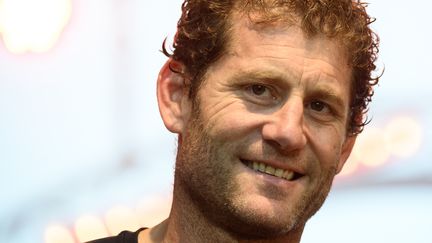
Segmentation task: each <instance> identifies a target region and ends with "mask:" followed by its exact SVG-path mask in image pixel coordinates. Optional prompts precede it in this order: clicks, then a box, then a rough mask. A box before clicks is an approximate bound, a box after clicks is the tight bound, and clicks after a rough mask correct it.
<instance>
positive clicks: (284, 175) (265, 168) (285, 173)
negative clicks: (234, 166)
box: [241, 159, 303, 181]
mask: <svg viewBox="0 0 432 243" xmlns="http://www.w3.org/2000/svg"><path fill="white" fill-rule="evenodd" d="M241 161H242V163H243V164H244V165H246V166H247V167H249V168H250V169H252V170H254V171H257V172H260V173H264V174H267V175H271V176H275V177H278V178H281V179H285V180H287V181H294V180H297V179H298V178H300V177H302V176H303V175H302V174H299V173H297V172H295V171H292V170H287V169H281V168H275V167H272V166H270V165H267V164H264V163H262V162H257V161H250V160H243V159H242V160H241Z"/></svg>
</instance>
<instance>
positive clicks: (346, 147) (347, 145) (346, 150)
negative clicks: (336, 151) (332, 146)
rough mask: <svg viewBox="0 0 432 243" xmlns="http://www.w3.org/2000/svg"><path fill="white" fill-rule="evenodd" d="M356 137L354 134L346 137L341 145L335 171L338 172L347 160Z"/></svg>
mask: <svg viewBox="0 0 432 243" xmlns="http://www.w3.org/2000/svg"><path fill="white" fill-rule="evenodd" d="M356 139H357V136H354V135H352V136H347V137H346V139H345V142H344V144H343V145H342V151H341V156H340V159H339V163H338V165H337V171H336V173H337V174H339V172H341V170H342V168H343V166H344V165H345V162H346V161H347V160H348V157H349V156H350V154H351V151H352V149H353V147H354V144H355V141H356Z"/></svg>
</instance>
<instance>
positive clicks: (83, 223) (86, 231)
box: [75, 215, 108, 242]
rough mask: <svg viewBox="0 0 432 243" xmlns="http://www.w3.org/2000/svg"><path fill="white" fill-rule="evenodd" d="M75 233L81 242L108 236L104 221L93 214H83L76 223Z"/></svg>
mask: <svg viewBox="0 0 432 243" xmlns="http://www.w3.org/2000/svg"><path fill="white" fill-rule="evenodd" d="M75 234H76V236H77V238H78V240H79V241H80V242H86V241H90V240H94V239H97V238H102V237H107V236H108V232H107V230H106V228H105V225H104V223H103V222H102V220H100V219H99V218H97V217H95V216H92V215H84V216H81V217H80V218H79V219H78V220H77V221H76V223H75Z"/></svg>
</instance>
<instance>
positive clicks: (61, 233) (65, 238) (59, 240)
mask: <svg viewBox="0 0 432 243" xmlns="http://www.w3.org/2000/svg"><path fill="white" fill-rule="evenodd" d="M45 243H75V240H74V238H73V236H72V234H71V233H70V231H69V230H68V229H67V228H66V227H63V226H60V225H53V226H49V227H48V228H47V229H46V230H45Z"/></svg>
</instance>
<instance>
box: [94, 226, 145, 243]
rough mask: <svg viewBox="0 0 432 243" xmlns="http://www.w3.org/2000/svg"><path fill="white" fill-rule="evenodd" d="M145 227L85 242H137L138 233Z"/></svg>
mask: <svg viewBox="0 0 432 243" xmlns="http://www.w3.org/2000/svg"><path fill="white" fill-rule="evenodd" d="M145 229H147V228H141V229H139V230H137V231H135V232H130V231H122V232H121V233H120V234H118V235H117V236H111V237H107V238H103V239H98V240H92V241H89V242H87V243H138V234H139V232H140V231H142V230H145Z"/></svg>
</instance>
